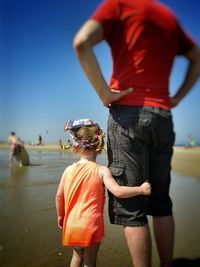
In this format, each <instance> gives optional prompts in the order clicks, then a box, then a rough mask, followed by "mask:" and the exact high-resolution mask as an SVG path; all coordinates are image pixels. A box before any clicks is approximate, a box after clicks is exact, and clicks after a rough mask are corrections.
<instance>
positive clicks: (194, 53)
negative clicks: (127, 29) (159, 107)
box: [171, 47, 200, 108]
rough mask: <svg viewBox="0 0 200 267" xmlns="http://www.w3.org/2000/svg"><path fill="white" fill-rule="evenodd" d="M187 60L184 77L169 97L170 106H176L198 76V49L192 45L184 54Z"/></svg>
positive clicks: (199, 57)
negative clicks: (179, 85) (187, 64)
mask: <svg viewBox="0 0 200 267" xmlns="http://www.w3.org/2000/svg"><path fill="white" fill-rule="evenodd" d="M184 56H185V57H186V58H187V59H188V60H189V66H188V69H187V72H186V75H185V79H184V81H183V83H182V85H181V87H180V88H179V90H178V91H177V92H176V94H175V95H174V96H173V97H172V98H171V107H172V108H173V107H175V106H177V105H178V104H179V103H180V101H181V100H182V99H183V98H184V97H185V96H186V94H187V93H188V92H189V91H190V90H191V89H192V87H193V85H194V84H195V82H196V81H197V80H198V78H199V76H200V49H199V48H197V47H193V48H192V49H191V50H190V51H189V52H188V53H187V54H185V55H184Z"/></svg>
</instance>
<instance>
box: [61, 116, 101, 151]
mask: <svg viewBox="0 0 200 267" xmlns="http://www.w3.org/2000/svg"><path fill="white" fill-rule="evenodd" d="M87 126H95V127H96V128H97V135H96V138H95V140H94V142H89V141H88V140H78V139H77V137H76V132H77V131H78V129H79V128H82V127H87ZM64 130H65V131H69V134H70V135H71V136H72V139H73V146H74V147H75V148H78V147H81V148H84V149H85V148H93V147H95V146H96V145H97V144H98V142H99V138H100V137H101V136H102V135H103V131H102V129H101V127H100V126H99V125H98V124H97V123H96V122H95V121H93V120H90V119H80V120H78V119H77V120H68V121H66V123H65V126H64Z"/></svg>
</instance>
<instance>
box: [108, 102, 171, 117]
mask: <svg viewBox="0 0 200 267" xmlns="http://www.w3.org/2000/svg"><path fill="white" fill-rule="evenodd" d="M109 109H110V111H111V112H112V111H120V110H128V111H130V112H134V111H140V110H141V111H147V112H151V113H154V114H156V115H160V116H162V117H166V118H170V117H172V113H171V110H166V109H162V108H160V107H153V106H129V105H111V106H110V108H109Z"/></svg>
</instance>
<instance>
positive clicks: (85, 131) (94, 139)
mask: <svg viewBox="0 0 200 267" xmlns="http://www.w3.org/2000/svg"><path fill="white" fill-rule="evenodd" d="M103 137H104V134H103V133H99V131H98V129H97V127H95V126H83V127H80V128H79V129H78V130H77V132H76V139H77V142H80V143H81V142H87V144H88V146H87V148H81V146H80V147H77V148H74V149H75V150H76V149H84V150H85V149H87V150H94V151H96V152H97V153H99V154H100V153H101V152H102V150H103V148H104V139H103Z"/></svg>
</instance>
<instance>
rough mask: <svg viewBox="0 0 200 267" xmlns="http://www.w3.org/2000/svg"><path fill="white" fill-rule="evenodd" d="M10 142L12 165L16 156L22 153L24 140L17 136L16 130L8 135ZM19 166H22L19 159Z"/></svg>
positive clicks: (10, 160)
mask: <svg viewBox="0 0 200 267" xmlns="http://www.w3.org/2000/svg"><path fill="white" fill-rule="evenodd" d="M8 144H9V163H10V166H12V164H13V161H14V158H15V157H16V156H18V155H19V154H20V153H21V149H22V146H23V145H24V142H23V141H22V140H21V139H20V138H19V137H17V136H16V134H15V132H11V133H10V135H9V137H8ZM19 166H20V167H22V162H21V161H19Z"/></svg>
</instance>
